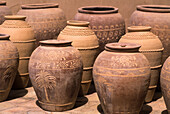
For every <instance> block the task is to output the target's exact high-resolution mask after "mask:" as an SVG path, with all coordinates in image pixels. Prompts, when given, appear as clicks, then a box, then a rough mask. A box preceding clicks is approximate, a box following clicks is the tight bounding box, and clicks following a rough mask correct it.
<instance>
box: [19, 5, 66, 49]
mask: <svg viewBox="0 0 170 114" xmlns="http://www.w3.org/2000/svg"><path fill="white" fill-rule="evenodd" d="M47 5H48V4H47ZM28 6H29V5H28ZM37 6H38V5H37ZM42 6H46V4H42ZM35 7H36V4H35ZM17 14H18V15H25V16H27V19H26V21H27V23H28V24H29V25H31V27H32V28H33V30H34V33H35V37H36V47H37V46H38V45H39V41H42V40H48V39H54V38H57V36H58V35H59V33H60V31H61V30H63V29H64V27H65V26H66V17H65V15H64V12H63V11H62V9H60V8H58V7H55V8H54V7H53V8H50V7H48V8H37V9H36V8H35V9H31V8H30V9H21V10H20V11H19V12H18V13H17Z"/></svg>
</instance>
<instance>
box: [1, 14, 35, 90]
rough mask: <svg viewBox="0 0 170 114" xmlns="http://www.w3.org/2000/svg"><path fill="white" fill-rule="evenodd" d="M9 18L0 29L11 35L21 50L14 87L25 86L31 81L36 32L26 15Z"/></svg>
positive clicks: (11, 38)
mask: <svg viewBox="0 0 170 114" xmlns="http://www.w3.org/2000/svg"><path fill="white" fill-rule="evenodd" d="M7 18H9V19H6V20H5V22H4V23H3V24H2V25H1V26H0V31H1V33H4V34H9V35H10V36H11V37H10V40H11V41H12V42H13V43H14V45H15V46H16V47H17V49H18V51H19V68H18V73H17V76H16V79H15V81H14V84H13V88H25V87H26V86H27V84H28V81H29V73H28V62H29V59H30V56H31V54H32V52H33V50H34V48H35V37H34V32H33V29H32V28H31V26H30V25H28V24H27V23H26V22H25V20H24V19H23V18H25V17H24V16H8V17H7ZM11 18H18V19H17V20H16V19H11Z"/></svg>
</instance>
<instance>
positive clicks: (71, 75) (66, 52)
mask: <svg viewBox="0 0 170 114" xmlns="http://www.w3.org/2000/svg"><path fill="white" fill-rule="evenodd" d="M40 43H41V45H40V46H39V47H38V48H36V49H35V51H34V52H33V53H32V55H31V58H30V62H29V72H30V79H31V82H32V85H33V87H34V90H35V92H36V95H37V97H38V102H39V104H40V107H41V108H43V109H44V110H48V111H64V110H68V109H71V108H72V107H73V106H74V104H75V101H76V98H77V95H78V91H79V88H80V83H81V78H82V70H83V64H82V60H81V57H80V53H79V51H78V50H77V49H75V48H74V47H72V46H71V41H65V40H46V41H41V42H40Z"/></svg>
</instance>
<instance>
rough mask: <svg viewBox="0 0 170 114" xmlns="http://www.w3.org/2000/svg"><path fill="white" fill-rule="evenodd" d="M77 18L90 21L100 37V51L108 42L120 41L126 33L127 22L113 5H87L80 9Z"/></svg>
mask: <svg viewBox="0 0 170 114" xmlns="http://www.w3.org/2000/svg"><path fill="white" fill-rule="evenodd" d="M75 19H76V20H81V21H88V22H90V26H89V27H90V28H91V29H92V30H93V31H94V32H95V34H96V36H97V38H98V39H99V46H100V52H101V51H103V50H104V46H105V44H107V43H111V42H118V41H119V39H120V38H121V36H122V35H124V34H125V22H124V19H123V17H122V16H121V15H120V13H118V8H116V7H112V6H86V7H81V8H79V9H78V13H77V14H76V16H75Z"/></svg>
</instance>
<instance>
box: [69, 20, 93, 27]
mask: <svg viewBox="0 0 170 114" xmlns="http://www.w3.org/2000/svg"><path fill="white" fill-rule="evenodd" d="M89 24H90V22H88V21H78V20H68V21H67V25H71V26H82V27H88V26H89Z"/></svg>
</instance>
